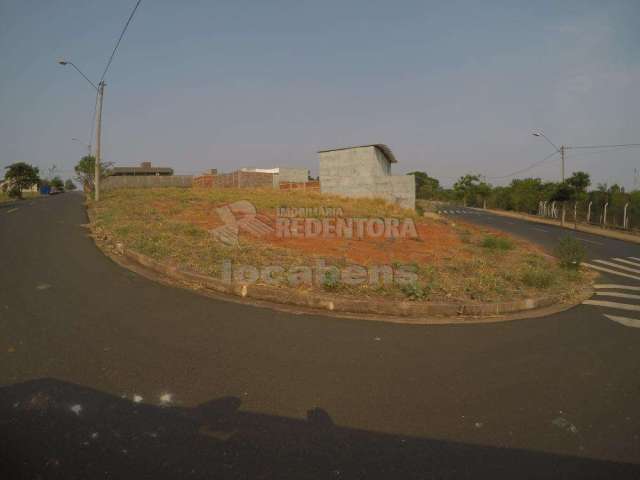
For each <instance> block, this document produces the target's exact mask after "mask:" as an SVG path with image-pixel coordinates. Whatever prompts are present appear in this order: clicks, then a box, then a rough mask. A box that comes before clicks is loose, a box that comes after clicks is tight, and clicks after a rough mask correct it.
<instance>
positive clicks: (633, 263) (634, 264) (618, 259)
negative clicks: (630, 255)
mask: <svg viewBox="0 0 640 480" xmlns="http://www.w3.org/2000/svg"><path fill="white" fill-rule="evenodd" d="M612 260H615V261H616V262H622V263H628V264H629V265H633V266H634V267H640V263H636V262H630V261H629V260H625V259H624V258H614V259H612Z"/></svg>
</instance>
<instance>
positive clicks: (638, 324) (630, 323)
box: [604, 313, 640, 328]
mask: <svg viewBox="0 0 640 480" xmlns="http://www.w3.org/2000/svg"><path fill="white" fill-rule="evenodd" d="M604 316H605V317H607V318H608V319H609V320H613V321H614V322H617V323H619V324H620V325H624V326H625V327H631V328H640V320H636V319H635V318H629V317H618V316H616V315H607V314H606V313H605V314H604Z"/></svg>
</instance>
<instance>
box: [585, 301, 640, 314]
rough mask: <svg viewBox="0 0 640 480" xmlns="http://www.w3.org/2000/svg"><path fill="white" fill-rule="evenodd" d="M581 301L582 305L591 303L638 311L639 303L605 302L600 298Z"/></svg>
mask: <svg viewBox="0 0 640 480" xmlns="http://www.w3.org/2000/svg"><path fill="white" fill-rule="evenodd" d="M582 303H583V304H584V305H593V306H596V307H609V308H616V309H618V310H631V311H634V312H640V305H629V304H628V303H618V302H606V301H602V300H585V301H584V302H582Z"/></svg>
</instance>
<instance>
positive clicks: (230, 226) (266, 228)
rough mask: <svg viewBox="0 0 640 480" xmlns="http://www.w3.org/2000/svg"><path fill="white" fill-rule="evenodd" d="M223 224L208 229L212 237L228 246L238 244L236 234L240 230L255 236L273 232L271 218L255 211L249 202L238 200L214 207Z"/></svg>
mask: <svg viewBox="0 0 640 480" xmlns="http://www.w3.org/2000/svg"><path fill="white" fill-rule="evenodd" d="M216 212H217V213H218V215H219V216H220V219H221V220H222V221H223V222H224V225H223V226H221V227H218V228H214V229H213V230H211V231H210V233H211V234H212V235H213V238H215V239H216V240H218V241H219V242H222V243H224V244H225V245H229V246H237V245H238V235H239V232H240V231H241V230H242V231H244V232H247V233H250V234H251V235H253V236H256V237H262V236H264V235H269V234H273V233H274V229H273V227H272V226H271V225H270V223H271V220H270V219H269V217H267V216H266V215H262V214H259V213H257V211H256V207H254V206H253V204H252V203H251V202H248V201H246V200H240V201H238V202H233V203H230V204H228V205H223V206H222V207H218V208H216Z"/></svg>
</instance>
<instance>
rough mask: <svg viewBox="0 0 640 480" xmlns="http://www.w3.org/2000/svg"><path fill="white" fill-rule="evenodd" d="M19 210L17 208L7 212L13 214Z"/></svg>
mask: <svg viewBox="0 0 640 480" xmlns="http://www.w3.org/2000/svg"><path fill="white" fill-rule="evenodd" d="M17 210H18V209H17V208H12V209H11V210H7V213H13V212H16V211H17Z"/></svg>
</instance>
